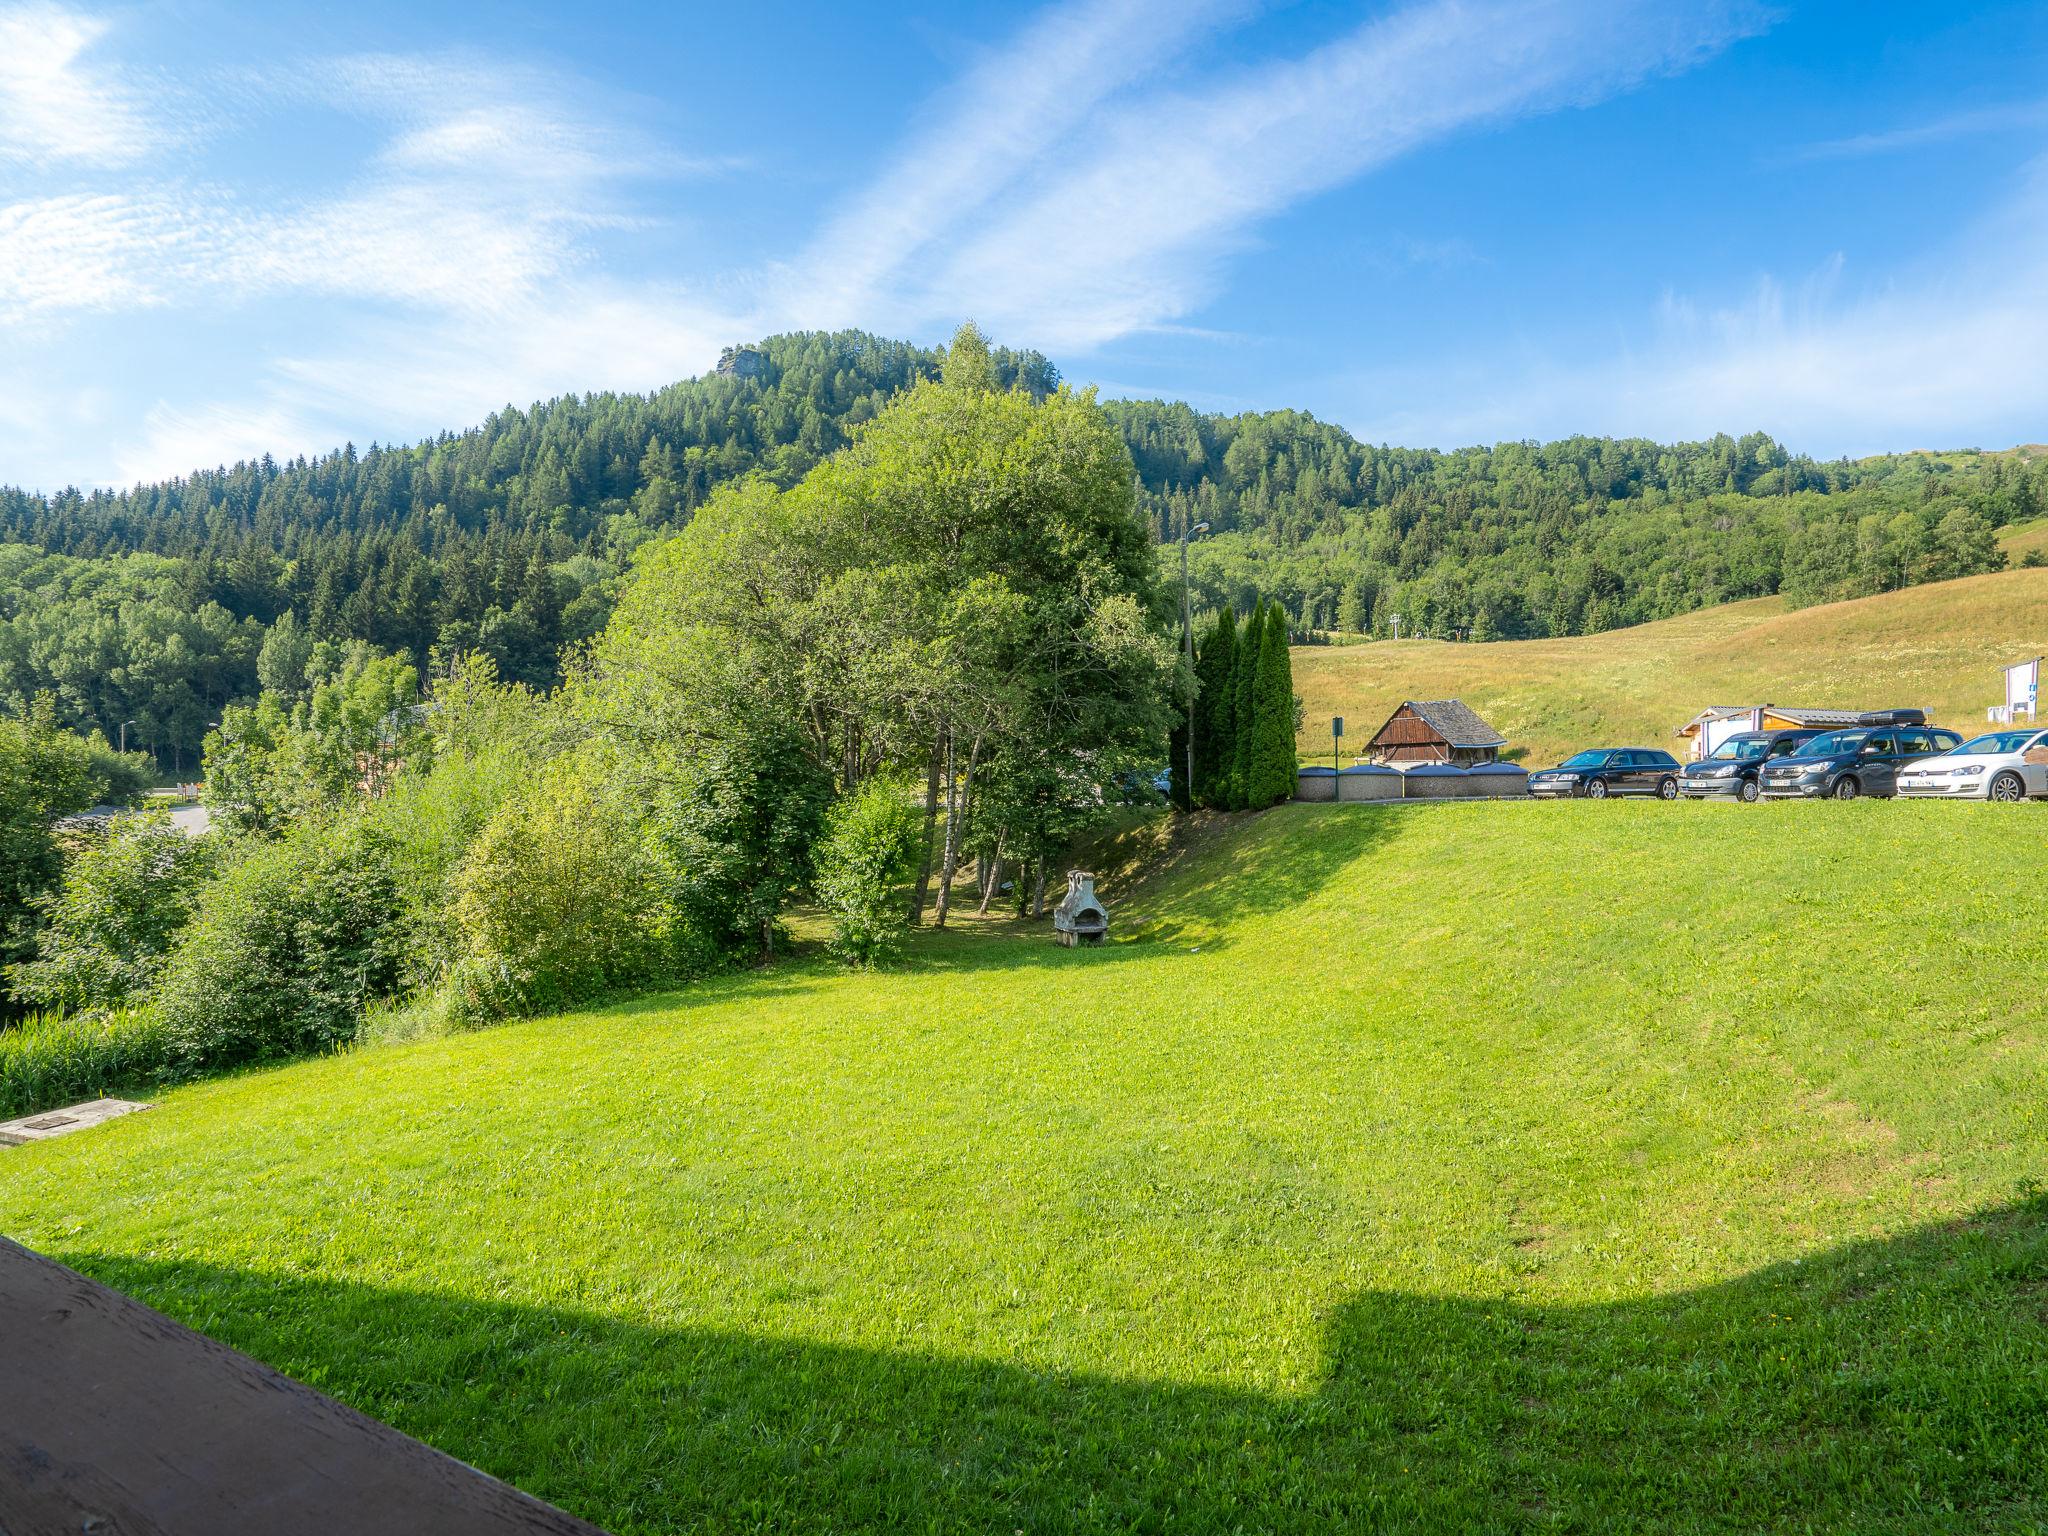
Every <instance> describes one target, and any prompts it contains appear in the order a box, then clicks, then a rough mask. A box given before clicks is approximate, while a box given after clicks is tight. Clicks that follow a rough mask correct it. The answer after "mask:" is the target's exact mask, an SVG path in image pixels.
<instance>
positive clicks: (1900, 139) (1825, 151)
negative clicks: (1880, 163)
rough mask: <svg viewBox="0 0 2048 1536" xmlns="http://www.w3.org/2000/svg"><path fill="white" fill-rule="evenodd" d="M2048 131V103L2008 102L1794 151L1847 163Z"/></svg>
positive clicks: (1798, 154)
mask: <svg viewBox="0 0 2048 1536" xmlns="http://www.w3.org/2000/svg"><path fill="white" fill-rule="evenodd" d="M2042 127H2048V101H2016V102H2007V103H2005V104H2004V105H2001V106H1995V107H1977V108H1973V109H1972V110H1970V111H1968V112H1955V113H1951V114H1949V115H1948V116H1946V117H1938V118H1935V119H1934V120H1933V121H1931V122H1925V123H1913V124H1909V125H1908V126H1906V127H1904V128H1891V129H1886V130H1885V131H1883V132H1881V133H1859V134H1854V135H1852V136H1851V137H1849V138H1846V139H1830V140H1828V141H1827V142H1825V143H1821V144H1808V145H1806V146H1805V147H1804V148H1802V149H1799V150H1797V151H1795V152H1794V153H1793V155H1792V158H1793V159H1795V160H1846V159H1853V158H1856V157H1858V156H1862V155H1885V154H1892V153H1895V152H1897V151H1899V150H1902V149H1918V148H1919V147H1920V146H1922V145H1923V144H1945V143H1948V142H1949V141H1950V140H1952V139H1964V138H1971V137H1974V136H1976V135H1978V134H1985V133H2015V132H2025V131H2027V130H2029V129H2036V128H2042Z"/></svg>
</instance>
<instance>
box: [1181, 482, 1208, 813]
mask: <svg viewBox="0 0 2048 1536" xmlns="http://www.w3.org/2000/svg"><path fill="white" fill-rule="evenodd" d="M1208 531H1209V525H1208V524H1207V523H1197V524H1195V526H1194V527H1192V528H1190V527H1189V526H1188V524H1187V517H1186V514H1182V517H1181V524H1180V635H1181V639H1182V640H1183V641H1185V642H1186V644H1187V650H1188V675H1189V676H1190V677H1192V676H1194V671H1195V610H1194V604H1193V601H1192V600H1191V599H1190V598H1189V596H1188V540H1189V539H1191V538H1193V537H1194V536H1195V535H1196V534H1198V533H1207V532H1208ZM1194 808H1195V696H1194V694H1193V693H1190V694H1189V695H1188V809H1189V810H1193V809H1194Z"/></svg>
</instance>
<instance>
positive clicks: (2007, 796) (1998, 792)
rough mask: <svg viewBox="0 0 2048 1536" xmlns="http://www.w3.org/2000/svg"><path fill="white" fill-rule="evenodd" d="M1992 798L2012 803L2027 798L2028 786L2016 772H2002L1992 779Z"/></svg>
mask: <svg viewBox="0 0 2048 1536" xmlns="http://www.w3.org/2000/svg"><path fill="white" fill-rule="evenodd" d="M1990 794H1991V798H1992V799H1994V800H1998V801H2002V802H2004V803H2007V804H2010V803H2011V802H2012V801H2015V800H2024V799H2026V798H2027V786H2026V785H2025V783H2023V782H2022V781H2021V779H2020V776H2019V775H2018V774H2016V773H2001V774H2000V775H1999V776H1998V777H1997V778H1995V779H1993V780H1992V781H1991V790H1990Z"/></svg>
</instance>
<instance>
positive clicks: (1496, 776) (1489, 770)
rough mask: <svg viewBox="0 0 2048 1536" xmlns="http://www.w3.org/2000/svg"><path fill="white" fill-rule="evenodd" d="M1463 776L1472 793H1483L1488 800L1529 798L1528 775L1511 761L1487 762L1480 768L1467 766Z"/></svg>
mask: <svg viewBox="0 0 2048 1536" xmlns="http://www.w3.org/2000/svg"><path fill="white" fill-rule="evenodd" d="M1465 778H1466V781H1467V782H1468V783H1470V784H1471V786H1472V793H1473V794H1475V795H1484V796H1486V798H1487V799H1489V800H1526V799H1528V798H1529V775H1528V773H1527V771H1525V770H1524V769H1521V768H1517V767H1515V766H1514V765H1513V764H1512V763H1489V764H1487V765H1486V766H1484V767H1481V768H1468V769H1466V770H1465Z"/></svg>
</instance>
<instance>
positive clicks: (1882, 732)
mask: <svg viewBox="0 0 2048 1536" xmlns="http://www.w3.org/2000/svg"><path fill="white" fill-rule="evenodd" d="M1962 744H1963V738H1962V737H1961V736H1958V735H1957V734H1956V733H1955V732H1954V731H1944V730H1941V729H1939V728H1937V727H1935V726H1931V725H1901V726H1877V727H1873V728H1869V729H1865V728H1863V727H1860V726H1859V727H1857V728H1856V729H1854V730H1847V731H1829V732H1828V733H1827V734H1826V735H1825V736H1816V737H1814V738H1813V740H1811V741H1809V742H1808V743H1807V744H1806V745H1805V746H1803V747H1801V748H1800V749H1799V750H1798V751H1797V752H1794V753H1793V754H1792V755H1791V756H1790V757H1786V758H1781V759H1779V760H1778V761H1777V762H1775V763H1768V764H1766V765H1765V767H1764V770H1763V774H1762V776H1761V779H1760V782H1761V783H1762V785H1763V792H1764V798H1765V799H1767V800H1818V799H1821V798H1823V797H1827V798H1830V799H1835V800H1854V799H1855V798H1856V797H1857V796H1858V795H1878V796H1882V797H1885V798H1889V797H1890V796H1891V795H1892V794H1893V792H1894V791H1895V790H1896V789H1897V787H1898V776H1899V770H1900V769H1901V768H1904V767H1906V766H1907V765H1908V764H1909V763H1914V762H1917V761H1919V760H1920V759H1922V758H1928V757H1935V756H1938V755H1940V754H1942V753H1945V752H1953V751H1954V750H1955V749H1956V748H1957V747H1959V746H1961V745H1962Z"/></svg>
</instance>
